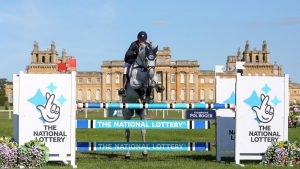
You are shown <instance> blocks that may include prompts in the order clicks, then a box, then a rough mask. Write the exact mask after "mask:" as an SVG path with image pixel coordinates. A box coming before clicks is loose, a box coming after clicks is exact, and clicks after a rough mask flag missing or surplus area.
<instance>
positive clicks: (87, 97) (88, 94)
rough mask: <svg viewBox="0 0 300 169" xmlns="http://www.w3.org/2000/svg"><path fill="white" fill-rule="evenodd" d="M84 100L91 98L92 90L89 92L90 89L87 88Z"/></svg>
mask: <svg viewBox="0 0 300 169" xmlns="http://www.w3.org/2000/svg"><path fill="white" fill-rule="evenodd" d="M86 100H87V101H90V100H92V92H91V90H90V89H88V90H87V93H86Z"/></svg>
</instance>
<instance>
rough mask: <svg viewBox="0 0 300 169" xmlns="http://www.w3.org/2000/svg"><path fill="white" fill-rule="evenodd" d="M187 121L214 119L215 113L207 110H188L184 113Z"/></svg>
mask: <svg viewBox="0 0 300 169" xmlns="http://www.w3.org/2000/svg"><path fill="white" fill-rule="evenodd" d="M186 118H187V119H215V118H216V111H215V110H208V109H188V110H187V111H186Z"/></svg>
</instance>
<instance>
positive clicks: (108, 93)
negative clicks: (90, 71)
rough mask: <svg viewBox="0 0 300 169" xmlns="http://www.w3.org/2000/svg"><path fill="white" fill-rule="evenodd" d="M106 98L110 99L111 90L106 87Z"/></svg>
mask: <svg viewBox="0 0 300 169" xmlns="http://www.w3.org/2000/svg"><path fill="white" fill-rule="evenodd" d="M106 100H109V101H110V100H111V91H110V89H107V90H106Z"/></svg>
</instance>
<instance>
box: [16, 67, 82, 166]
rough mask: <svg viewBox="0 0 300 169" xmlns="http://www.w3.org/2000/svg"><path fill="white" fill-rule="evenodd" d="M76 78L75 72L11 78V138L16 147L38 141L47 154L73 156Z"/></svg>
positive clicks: (21, 75) (22, 75)
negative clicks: (12, 114) (12, 128)
mask: <svg viewBox="0 0 300 169" xmlns="http://www.w3.org/2000/svg"><path fill="white" fill-rule="evenodd" d="M75 78H76V73H75V72H73V73H72V74H23V73H20V74H19V75H17V74H16V75H14V137H15V139H16V140H17V141H18V142H19V144H24V143H25V142H27V141H29V140H38V141H41V142H44V143H45V144H46V146H48V147H49V150H50V154H56V155H59V156H60V157H66V156H67V154H73V152H71V151H72V148H71V147H72V146H73V147H74V148H73V149H75V116H76V114H75V113H76V106H75V105H76V100H75V98H76V96H75V89H76V84H75V83H76V81H75ZM72 124H73V126H72ZM74 152H75V151H74ZM50 160H51V159H50ZM56 160H58V158H56ZM63 160H66V159H63Z"/></svg>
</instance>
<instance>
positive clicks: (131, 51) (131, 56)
mask: <svg viewBox="0 0 300 169" xmlns="http://www.w3.org/2000/svg"><path fill="white" fill-rule="evenodd" d="M137 52H138V46H137V44H136V42H133V43H131V45H130V47H129V48H128V50H127V52H126V54H125V58H124V61H125V62H126V63H129V64H132V63H133V62H134V61H135V59H136V57H137V54H138V53H137Z"/></svg>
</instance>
